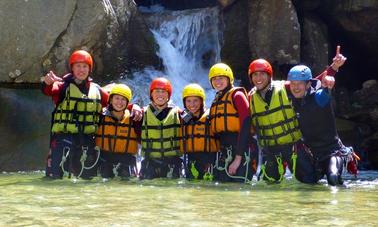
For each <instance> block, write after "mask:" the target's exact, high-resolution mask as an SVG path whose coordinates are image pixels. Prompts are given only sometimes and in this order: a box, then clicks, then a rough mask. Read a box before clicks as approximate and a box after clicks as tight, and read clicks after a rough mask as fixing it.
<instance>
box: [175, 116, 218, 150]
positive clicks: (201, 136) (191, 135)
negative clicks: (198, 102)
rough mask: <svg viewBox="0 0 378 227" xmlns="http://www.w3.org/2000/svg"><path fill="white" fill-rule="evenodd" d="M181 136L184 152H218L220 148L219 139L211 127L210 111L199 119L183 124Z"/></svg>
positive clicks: (181, 146)
mask: <svg viewBox="0 0 378 227" xmlns="http://www.w3.org/2000/svg"><path fill="white" fill-rule="evenodd" d="M180 137H182V138H181V141H180V150H181V152H183V153H191V152H217V151H218V149H219V141H218V140H216V139H215V136H214V133H213V132H212V131H211V128H210V119H209V111H206V112H205V113H203V114H202V116H201V117H200V119H198V120H197V121H190V122H188V123H185V124H182V126H181V131H180Z"/></svg>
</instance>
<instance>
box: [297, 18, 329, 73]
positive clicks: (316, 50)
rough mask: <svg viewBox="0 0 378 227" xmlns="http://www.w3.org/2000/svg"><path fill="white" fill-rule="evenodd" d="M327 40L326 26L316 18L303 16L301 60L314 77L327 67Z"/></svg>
mask: <svg viewBox="0 0 378 227" xmlns="http://www.w3.org/2000/svg"><path fill="white" fill-rule="evenodd" d="M328 40H329V37H328V32H327V26H326V25H325V24H324V23H323V22H322V21H321V20H320V19H319V18H317V17H316V16H313V15H312V16H304V18H303V23H302V40H301V60H302V63H304V64H306V65H307V66H309V67H310V68H311V70H312V72H313V74H314V76H315V75H317V73H321V72H322V71H323V70H324V69H325V67H326V66H327V65H328V55H329V53H328V49H329V41H328ZM332 53H333V52H332Z"/></svg>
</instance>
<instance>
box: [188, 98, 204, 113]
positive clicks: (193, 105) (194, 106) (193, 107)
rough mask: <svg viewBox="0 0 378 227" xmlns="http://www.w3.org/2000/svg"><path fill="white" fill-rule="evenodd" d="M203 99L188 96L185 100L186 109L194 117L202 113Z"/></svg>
mask: <svg viewBox="0 0 378 227" xmlns="http://www.w3.org/2000/svg"><path fill="white" fill-rule="evenodd" d="M202 103H203V101H202V99H201V98H200V97H198V96H188V97H186V98H185V107H186V109H188V110H189V111H190V113H192V114H193V115H194V116H199V114H200V112H201V106H202Z"/></svg>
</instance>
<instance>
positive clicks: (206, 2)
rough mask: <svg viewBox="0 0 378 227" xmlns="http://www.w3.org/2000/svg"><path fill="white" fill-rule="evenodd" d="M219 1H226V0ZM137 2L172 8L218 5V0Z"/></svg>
mask: <svg viewBox="0 0 378 227" xmlns="http://www.w3.org/2000/svg"><path fill="white" fill-rule="evenodd" d="M218 1H221V2H226V1H224V0H223V1H222V0H218ZM135 3H136V4H137V5H138V6H146V7H149V6H152V5H161V6H163V7H164V8H167V9H170V10H184V9H194V8H204V7H211V6H216V5H217V0H179V1H178V0H135ZM226 4H227V3H226Z"/></svg>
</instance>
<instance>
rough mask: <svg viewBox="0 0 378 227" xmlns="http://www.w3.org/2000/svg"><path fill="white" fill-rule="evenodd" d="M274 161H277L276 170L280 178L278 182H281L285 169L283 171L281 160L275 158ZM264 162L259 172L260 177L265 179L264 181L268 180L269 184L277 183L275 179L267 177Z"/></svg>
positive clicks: (277, 157)
mask: <svg viewBox="0 0 378 227" xmlns="http://www.w3.org/2000/svg"><path fill="white" fill-rule="evenodd" d="M276 161H277V164H278V166H277V168H278V173H279V174H280V178H279V179H278V181H279V182H281V181H282V180H283V176H284V173H285V169H284V166H283V164H282V158H281V157H280V156H276ZM265 164H266V162H265V163H264V164H262V165H261V172H262V175H263V177H265V178H266V179H268V181H270V182H275V181H277V180H276V179H274V178H273V177H269V176H268V174H267V173H266V171H265V169H266V166H265Z"/></svg>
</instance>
